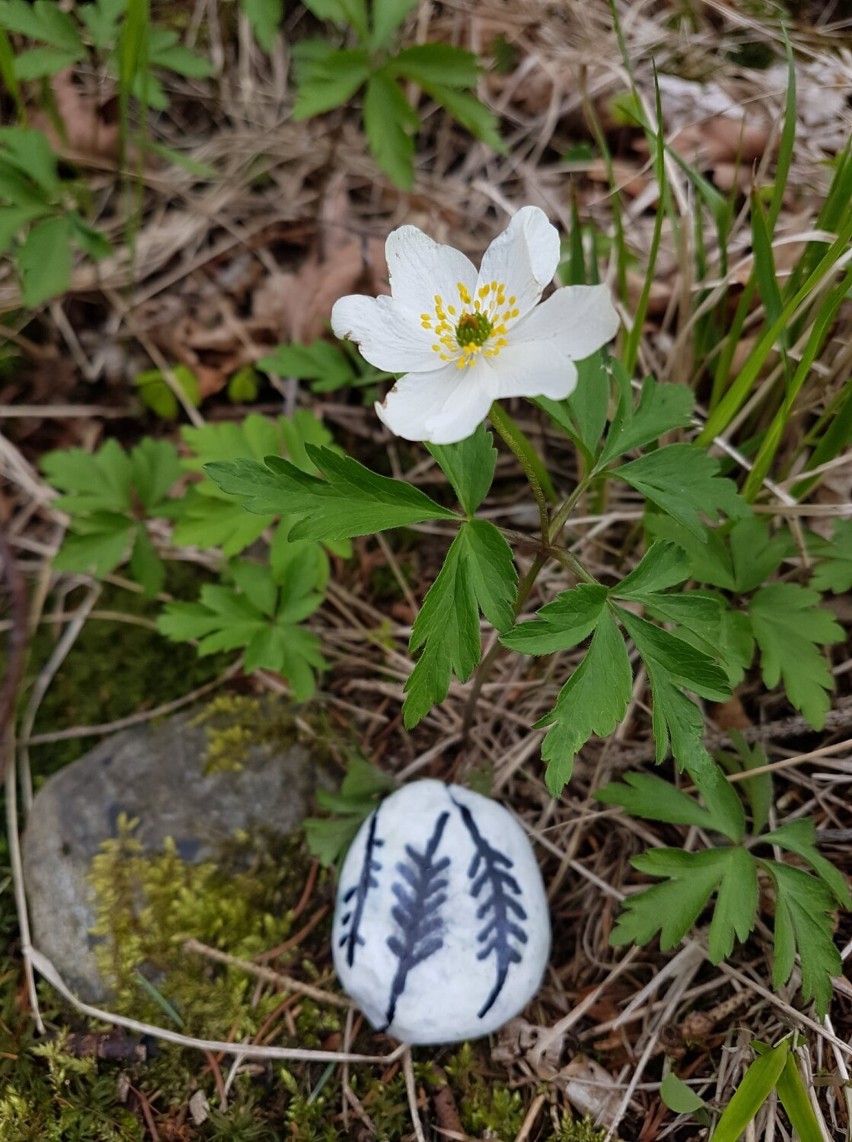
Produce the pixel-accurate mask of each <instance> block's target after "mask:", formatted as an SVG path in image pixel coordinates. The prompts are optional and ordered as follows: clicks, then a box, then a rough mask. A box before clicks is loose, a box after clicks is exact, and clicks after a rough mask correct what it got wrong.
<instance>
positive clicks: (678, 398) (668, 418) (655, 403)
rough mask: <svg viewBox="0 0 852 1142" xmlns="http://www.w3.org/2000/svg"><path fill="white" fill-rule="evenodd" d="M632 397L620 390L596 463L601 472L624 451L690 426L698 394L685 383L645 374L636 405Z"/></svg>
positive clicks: (640, 446) (629, 450)
mask: <svg viewBox="0 0 852 1142" xmlns="http://www.w3.org/2000/svg"><path fill="white" fill-rule="evenodd" d="M630 398H631V393H630V391H629V390H628V391H627V392H626V393H624V392H622V393H621V397H620V400H619V403H618V408H617V410H616V413H615V416H614V417H613V421H612V425H611V427H610V430H609V432H608V434H607V438H606V444H605V445H604V448H603V452H602V453H601V455H600V457H599V459H598V462H597V465H596V467H597V469H598V471H600V469H602V468H603V467H605V466H606V465H607V464H609V463H610V461H611V460H615V459H616V458H617V457H618V456H623V455H624V453H625V452H631V451H632V450H633V449H634V448H642V447H643V446H644V445H645V444H651V443H652V442H655V441H657V440H659V439H660V437H661V436H662V435H663V434H664V433H666V432H670V431H671V430H672V429H674V428H688V427H689V425H690V424H691V423H692V410H693V407H694V405H695V396H694V394H693V393H692V391H691V390H690V389H688V388H687V387H686V386H685V385H669V384H662V383H660V382H659V381H656V380H654V378H653V377H646V378H645V380H644V381H643V382H642V392H641V395H640V397H639V403H638V404H637V405H636V407H635V408H633V407H632V405H631V399H630Z"/></svg>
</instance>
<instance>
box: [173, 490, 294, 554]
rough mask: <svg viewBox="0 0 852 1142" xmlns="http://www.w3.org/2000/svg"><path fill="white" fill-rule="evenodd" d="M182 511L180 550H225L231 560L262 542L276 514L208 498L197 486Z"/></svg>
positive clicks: (175, 540) (176, 537) (177, 540)
mask: <svg viewBox="0 0 852 1142" xmlns="http://www.w3.org/2000/svg"><path fill="white" fill-rule="evenodd" d="M179 512H180V514H179V515H178V518H177V522H176V524H175V527H174V531H173V532H172V543H174V544H175V545H177V546H178V547H181V546H184V547H202V548H210V547H221V548H222V554H223V555H224V556H225V557H226V558H228V559H230V558H231V557H232V556H234V555H239V554H240V552H241V551H244V550H245V549H246V548H247V547H249V546H250V545H251V544H252V543H254V542H255V540H257V539H259V538H260V536H261V535H262V534H263V533H264V531H265V530H266V529H267V527H269V525H270V524H271V523H272V522H273V520H274V516H272V515H269V516H257V515H252V514H251V513H250V512H247V511H246V510H245V508H244V507H243V505H242V504H241V503H240V502H239V501H237V500H231V499H230V498H229V497H226V498H224V499H223V498H220V497H219V496H218V495H217V496H215V497H214V496H209V495H205V494H204V493H203V492H202V490H201V489H200V488H197V487H196V488H190V489H189V490H188V491H187V493H186V495H185V496H184V497H182V499H181V500H180V506H179Z"/></svg>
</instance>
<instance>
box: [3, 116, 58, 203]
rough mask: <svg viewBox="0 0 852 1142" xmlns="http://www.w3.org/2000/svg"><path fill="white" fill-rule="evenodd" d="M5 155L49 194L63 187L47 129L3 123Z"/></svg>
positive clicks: (6, 158)
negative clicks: (45, 131)
mask: <svg viewBox="0 0 852 1142" xmlns="http://www.w3.org/2000/svg"><path fill="white" fill-rule="evenodd" d="M0 147H2V151H0V154H2V157H3V159H4V160H5V161H6V162H7V163H12V164H13V165H14V166H16V167H17V168H18V170H19V171H20V172H21V173H22V174H25V175H26V176H27V178H30V179H32V180H33V182H34V183H36V185H37V186H39V187H40V188H41V190H43V191H44V192H45V194H46V195H54V194H55V193H56V191H57V190H58V189H59V181H60V180H59V172H58V171H57V166H56V162H57V160H56V153H55V151H54V150H53V147H51V145H50V143H49V142H48V139H47V136H46V135H45V134H44V132H43V131H34V130H31V129H30V128H28V127H0Z"/></svg>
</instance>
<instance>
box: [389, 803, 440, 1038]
mask: <svg viewBox="0 0 852 1142" xmlns="http://www.w3.org/2000/svg"><path fill="white" fill-rule="evenodd" d="M449 816H450V814H449V813H442V814H441V815H440V817H439V818H438V820H437V821H436V822H435V828H434V829H433V830H432V836H431V837H430V838H429V843H428V844H427V845H426V848H425V850H424V851H423V852H422V853H419V852H418V851H417V850H416V849H415V848H414V847H413V846H412V845H406V846H405V852H406V856H407V857H408V860H407V861H400V862H399V863H398V864H397V866H396V871H397V872H398V874H399V876H400V878H401V879H400V880H395V881H394V883H393V886H392V889H391V891H392V892H393V894H394V896H395V897H396V901H397V902H396V904H395V905H394V907H393V909H392V910H391V916H392V917H393V918H394V920H395V921H396V923H397V925H398V926H399V934H398V935H395V936H388V941H387V943H388V947H389V948H390V950H391V951H392V952H393V954H394V955H395V956H396V958H397V960H398V961H399V963H398V965H397V969H396V974H395V975H394V978H393V983H392V984H391V990H390V998H389V999H388V1007H387V1012H386V1013H385V1027H389V1026H390V1025H391V1023H393V1021H394V1016H395V1015H396V1005H397V1001H398V1000H399V997H400V996H401V995H402V993H403V991H405V984H406V981H407V979H408V973H409V972H410V971H412V970H413V969H414V968H416V967H417V965H418V964H422V963H423V961H424V960H427V959H428V958H429V957H430V956H432V955H434V954H435V952H437V951H439V949H441V948H442V947H443V946H444V940H443V934H444V920H443V917H442V916H441V908H442V907H443V905H444V904H445V903H446V900H447V894H446V892H445V891H444V889H445V888H446V887H447V884H448V883H449V881H448V879H447V877H445V876H443V875H442V873H444V872H446V870H447V869H448V868H449V865H450V858H449V857H443V858H442V859H441V860H439V861H436V860H435V854H436V853H437V851H438V846H439V845H440V843H441V837H442V836H443V833H444V828H445V827H446V824H447V821H448V819H449Z"/></svg>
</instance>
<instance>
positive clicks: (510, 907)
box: [453, 798, 527, 1019]
mask: <svg viewBox="0 0 852 1142" xmlns="http://www.w3.org/2000/svg"><path fill="white" fill-rule="evenodd" d="M453 803H454V804H455V805H456V807H457V808H458V810H459V812H460V813H461V815H462V820H463V821H464V825H465V828H466V829H467V831H468V833H469V834H470V839H471V840H472V841H473V846H474V849H475V850H476V852H475V855H474V857H473V860H472V861H471V862H470V865H469V867H468V870H467V875H468V879H469V880H471V881H472V882H473V883H472V884H471V886H470V894H471V896H472V897H473V898H474V900H478V899H479V896H480V894H481V893H482V891H483V889H486V891H487V892H490V895H487V896H486V899H485V900H484V901H483V902H482V903H481V904H480V905H479V907H478V909H477V911H476V918H477V920H483V919H484V920H485V926H484V927H483V928H482V929H481V930H480V931H479V932H478V933H477V937H476V939H477V942H478V943H480V944H483V945H484V947H482V948H481V949H480V950H479V952H477V955H476V958H477V960H487V959H488V957H489V956H492V955H493V956H495V957H496V960H497V978H496V980H495V982H494V986H493V987H492V989H491V991H490V992H489V994H488V997H487V999H486V1000H485V1003H484V1004H483V1005H482V1007H480V1009H479V1011H478V1012H477V1016H478V1018H480V1019H482V1017H483V1016H484V1015H486V1014H487V1013H488V1011H490V1009H491V1008H492V1007H493V1006H494V1003H495V1002H496V1000H497V997H498V996H499V994H500V992H501V991H502V989H503V985H504V984H505V982H506V978H507V976H508V974H509V968H510V967H511V966H512V964H519V963H520V962H521V959H522V958H523V953H522V951H521V950H520V949H519V948H518V947H516V946H514V944H526V942H527V934H526V932H525V931H524V929H523V928H522V927H521V922H522V921H524V920H526V919H527V913H526V911H525V909H524V908H523V906H522V905H521V904H520V903H519V901H518V900H517V899H516V898H517V897H519V896H521V895H522V892H521V886H520V885H519V884H518V882H517V880H516V879H515V877H514V876H512V875H511V873H510V871H509V870H510V869H512V868H513V867H514V861H512V860H510V858H509V857H507V856H506V854H505V853H502V852H500V850H499V849H495V848H494V846H493V845H490V844H489V843H488V841H487V840H486V839H485V837H483V835H482V833H480V831H479V829H478V827H477V824H476V821H474V819H473V814H472V813H471V811H470V809H468V807H467V806H466V805H462V804H460V803H459V802H458V801H456V799H455V798H453Z"/></svg>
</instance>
